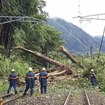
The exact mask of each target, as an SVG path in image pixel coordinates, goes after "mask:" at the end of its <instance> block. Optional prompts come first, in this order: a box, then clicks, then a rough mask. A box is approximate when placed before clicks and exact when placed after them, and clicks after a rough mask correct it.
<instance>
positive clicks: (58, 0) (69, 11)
mask: <svg viewBox="0 0 105 105" xmlns="http://www.w3.org/2000/svg"><path fill="white" fill-rule="evenodd" d="M44 1H46V7H45V8H44V11H46V12H48V14H49V17H52V18H53V17H58V18H61V19H64V20H66V21H67V22H71V23H73V24H74V25H76V26H78V27H80V28H81V29H83V30H84V31H86V32H87V33H89V34H90V35H91V36H97V35H103V30H104V26H105V20H94V19H92V20H89V21H80V18H74V17H78V16H88V15H94V14H103V13H105V0H44ZM97 17H98V18H99V19H105V15H98V16H94V17H90V18H97Z"/></svg>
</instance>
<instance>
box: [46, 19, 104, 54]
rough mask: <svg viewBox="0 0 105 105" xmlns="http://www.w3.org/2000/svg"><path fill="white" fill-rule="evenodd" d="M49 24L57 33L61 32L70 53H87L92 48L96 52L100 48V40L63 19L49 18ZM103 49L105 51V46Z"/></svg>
mask: <svg viewBox="0 0 105 105" xmlns="http://www.w3.org/2000/svg"><path fill="white" fill-rule="evenodd" d="M47 23H48V24H49V25H51V26H53V27H54V28H55V29H56V30H57V31H59V32H61V38H62V39H64V41H65V44H64V46H65V48H66V49H67V50H68V51H72V52H75V53H87V52H89V50H90V47H91V46H92V48H93V51H94V52H96V51H97V49H98V48H99V46H100V42H99V40H97V39H96V38H93V37H92V36H90V35H89V34H88V33H86V32H85V31H83V30H82V29H80V28H79V27H77V26H75V25H73V24H72V23H68V22H67V21H65V20H63V19H60V18H48V19H47ZM102 49H103V51H105V50H104V49H105V46H103V48H102Z"/></svg>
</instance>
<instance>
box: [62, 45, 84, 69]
mask: <svg viewBox="0 0 105 105" xmlns="http://www.w3.org/2000/svg"><path fill="white" fill-rule="evenodd" d="M60 50H61V51H62V52H63V53H64V54H65V55H66V56H67V57H68V58H69V59H70V60H71V61H72V62H73V63H75V64H78V65H79V66H80V67H81V68H83V69H84V66H83V65H82V64H80V63H79V62H77V61H76V60H75V58H74V57H73V56H72V55H71V54H70V53H69V52H68V51H67V50H66V49H65V48H64V47H63V46H61V47H60Z"/></svg>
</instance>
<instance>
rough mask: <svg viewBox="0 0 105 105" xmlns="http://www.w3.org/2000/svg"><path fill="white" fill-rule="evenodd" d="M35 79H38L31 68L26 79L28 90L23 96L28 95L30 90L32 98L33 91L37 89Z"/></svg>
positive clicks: (26, 89)
mask: <svg viewBox="0 0 105 105" xmlns="http://www.w3.org/2000/svg"><path fill="white" fill-rule="evenodd" d="M35 79H36V77H35V74H34V73H33V70H32V68H31V67H29V72H28V73H27V74H26V77H25V82H26V88H25V90H24V93H23V95H26V93H27V91H28V90H29V88H30V95H31V96H32V94H33V89H34V87H35Z"/></svg>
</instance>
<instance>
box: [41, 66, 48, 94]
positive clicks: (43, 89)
mask: <svg viewBox="0 0 105 105" xmlns="http://www.w3.org/2000/svg"><path fill="white" fill-rule="evenodd" d="M48 77H49V76H48V74H47V72H46V69H45V68H42V70H41V72H40V74H39V81H40V91H41V94H43V93H46V92H47V79H48Z"/></svg>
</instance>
